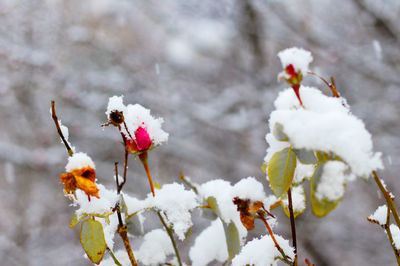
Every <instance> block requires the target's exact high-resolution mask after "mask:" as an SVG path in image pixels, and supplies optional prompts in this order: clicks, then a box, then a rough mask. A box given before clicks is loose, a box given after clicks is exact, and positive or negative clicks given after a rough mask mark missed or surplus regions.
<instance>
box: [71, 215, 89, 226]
mask: <svg viewBox="0 0 400 266" xmlns="http://www.w3.org/2000/svg"><path fill="white" fill-rule="evenodd" d="M86 217H87V215H86V214H85V215H79V216H78V214H75V215H74V217H72V219H71V222H70V223H69V228H72V227H74V226H75V225H77V224H78V223H79V222H80V221H82V220H83V219H85V218H86Z"/></svg>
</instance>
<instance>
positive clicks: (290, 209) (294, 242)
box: [287, 187, 297, 266]
mask: <svg viewBox="0 0 400 266" xmlns="http://www.w3.org/2000/svg"><path fill="white" fill-rule="evenodd" d="M287 194H288V202H289V214H290V227H291V229H292V240H293V247H294V261H293V266H296V265H297V241H296V225H295V222H294V215H293V203H292V191H291V190H290V187H289V189H288V192H287Z"/></svg>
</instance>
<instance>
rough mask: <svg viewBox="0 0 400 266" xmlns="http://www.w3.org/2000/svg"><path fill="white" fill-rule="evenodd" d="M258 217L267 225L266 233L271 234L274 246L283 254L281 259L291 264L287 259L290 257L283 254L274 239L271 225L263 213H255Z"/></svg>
mask: <svg viewBox="0 0 400 266" xmlns="http://www.w3.org/2000/svg"><path fill="white" fill-rule="evenodd" d="M257 214H258V217H259V218H260V219H261V220H262V221H263V222H264V224H265V227H267V230H268V233H269V235H270V236H271V239H272V241H274V244H275V247H276V248H277V249H278V251H279V252H280V253H281V254H282V256H283V261H284V262H286V263H287V264H292V262H291V261H289V260H288V258H290V257H289V256H288V255H286V254H285V252H284V251H283V249H282V248H281V246H279V244H278V242H277V241H276V239H275V236H274V233H273V232H272V229H271V227H270V226H269V224H268V222H267V220H266V219H265V218H264V216H263V215H260V213H257Z"/></svg>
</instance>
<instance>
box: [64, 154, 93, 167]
mask: <svg viewBox="0 0 400 266" xmlns="http://www.w3.org/2000/svg"><path fill="white" fill-rule="evenodd" d="M85 167H91V168H93V169H95V168H96V167H95V165H94V162H93V161H92V159H91V158H90V157H89V156H88V155H87V154H86V153H83V152H77V153H74V154H73V155H72V156H70V157H68V163H67V165H66V166H65V171H67V172H70V171H72V170H74V169H82V168H85Z"/></svg>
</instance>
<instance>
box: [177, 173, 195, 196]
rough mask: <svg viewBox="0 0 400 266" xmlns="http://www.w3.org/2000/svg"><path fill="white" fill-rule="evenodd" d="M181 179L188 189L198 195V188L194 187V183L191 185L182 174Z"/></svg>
mask: <svg viewBox="0 0 400 266" xmlns="http://www.w3.org/2000/svg"><path fill="white" fill-rule="evenodd" d="M179 178H180V179H181V180H182V182H183V183H185V185H187V186H188V187H190V188H191V189H192V190H193V191H194V192H195V193H196V194H198V191H197V188H196V186H194V185H193V184H192V183H190V182H189V181H187V180H186V178H185V176H184V175H183V174H182V173H179Z"/></svg>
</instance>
